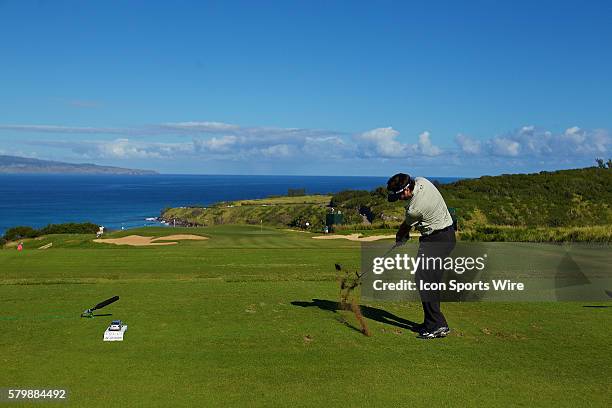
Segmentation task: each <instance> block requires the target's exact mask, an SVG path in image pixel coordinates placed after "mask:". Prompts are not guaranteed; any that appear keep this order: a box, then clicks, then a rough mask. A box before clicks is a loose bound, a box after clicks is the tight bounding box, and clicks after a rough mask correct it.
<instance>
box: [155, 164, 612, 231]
mask: <svg viewBox="0 0 612 408" xmlns="http://www.w3.org/2000/svg"><path fill="white" fill-rule="evenodd" d="M438 188H439V189H440V191H441V193H442V195H443V196H444V199H445V200H446V203H447V205H448V206H449V207H453V208H455V209H456V214H457V217H458V220H459V229H460V231H462V232H464V233H465V234H464V235H463V237H464V239H476V240H537V241H558V240H566V239H569V240H580V241H592V240H596V241H605V242H610V241H611V240H612V231H611V228H610V225H612V206H611V204H610V203H612V170H611V169H602V168H595V167H593V168H585V169H576V170H561V171H555V172H541V173H536V174H513V175H502V176H495V177H490V176H484V177H480V178H478V179H469V180H461V181H457V182H455V183H451V184H444V185H438ZM386 197H387V196H386V190H385V189H384V188H383V187H379V188H377V189H375V190H373V191H352V190H347V191H342V192H339V193H337V194H335V195H333V196H332V197H329V196H304V197H279V198H272V199H264V200H243V201H237V202H232V203H221V204H218V205H216V206H213V207H210V208H206V209H204V208H173V209H168V210H166V211H165V212H164V213H163V218H164V219H166V220H169V221H171V220H172V219H177V220H179V223H181V222H183V223H185V224H188V225H189V224H191V225H215V224H259V223H260V222H263V224H265V225H274V226H303V225H304V224H305V222H306V221H308V222H309V223H310V225H311V226H312V229H314V230H320V229H321V228H322V227H323V225H324V220H325V214H326V213H327V212H329V207H334V208H336V209H337V210H340V211H342V212H343V214H344V219H345V222H346V223H347V224H348V226H345V227H343V229H344V230H347V231H354V230H361V231H364V230H365V231H372V230H385V229H392V228H395V227H396V226H397V225H398V224H399V223H400V222H401V221H403V219H404V204H405V203H402V202H396V203H389V202H387V199H386ZM364 220H367V222H366V223H364Z"/></svg>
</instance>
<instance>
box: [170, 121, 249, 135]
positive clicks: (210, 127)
mask: <svg viewBox="0 0 612 408" xmlns="http://www.w3.org/2000/svg"><path fill="white" fill-rule="evenodd" d="M159 126H160V127H162V128H166V129H175V130H185V131H199V132H209V133H218V132H227V131H235V130H239V129H240V126H238V125H232V124H229V123H223V122H177V123H172V122H170V123H163V124H161V125H159Z"/></svg>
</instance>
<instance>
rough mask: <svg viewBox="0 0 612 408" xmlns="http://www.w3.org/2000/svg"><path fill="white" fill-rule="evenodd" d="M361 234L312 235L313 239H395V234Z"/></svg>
mask: <svg viewBox="0 0 612 408" xmlns="http://www.w3.org/2000/svg"><path fill="white" fill-rule="evenodd" d="M360 235H361V234H350V235H337V234H335V235H334V234H332V235H319V236H316V237H312V238H313V239H348V240H349V241H358V242H372V241H378V240H381V239H391V238H393V239H395V235H371V236H369V237H361V236H360Z"/></svg>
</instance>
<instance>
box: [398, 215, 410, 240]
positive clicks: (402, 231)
mask: <svg viewBox="0 0 612 408" xmlns="http://www.w3.org/2000/svg"><path fill="white" fill-rule="evenodd" d="M406 221H408V220H404V222H402V224H401V225H400V227H399V229H398V230H397V234H396V235H395V240H396V241H398V242H399V241H403V240H404V239H405V238H406V237H407V236H408V234H409V233H410V228H411V226H410V224H408V223H407V222H406Z"/></svg>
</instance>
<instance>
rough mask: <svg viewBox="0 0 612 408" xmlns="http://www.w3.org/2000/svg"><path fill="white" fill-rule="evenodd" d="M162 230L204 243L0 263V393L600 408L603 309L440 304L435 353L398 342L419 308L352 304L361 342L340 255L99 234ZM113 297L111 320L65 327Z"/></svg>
mask: <svg viewBox="0 0 612 408" xmlns="http://www.w3.org/2000/svg"><path fill="white" fill-rule="evenodd" d="M177 233H189V234H199V235H204V236H207V237H209V238H210V239H209V240H207V241H181V242H179V244H178V245H173V246H163V247H124V246H115V245H108V244H97V243H94V242H92V239H93V238H94V236H93V235H79V234H75V235H51V236H45V237H42V238H38V239H31V240H26V242H25V247H26V248H25V250H24V251H23V252H21V253H19V252H17V251H16V250H15V249H14V248H5V249H3V250H0V265H2V267H1V268H0V329H1V330H2V332H3V333H4V334H5V335H3V336H0V348H1V349H2V351H3V356H2V378H4V379H5V380H4V381H3V384H4V386H5V387H13V388H16V387H19V388H27V387H39V388H40V387H52V388H67V389H68V390H69V391H70V394H69V401H68V402H67V404H66V406H75V407H92V408H94V407H107V406H109V405H120V406H123V407H142V406H146V407H167V406H172V407H195V406H207V407H208V406H212V407H215V406H223V407H227V406H249V407H270V406H296V407H318V406H325V407H358V406H381V407H382V406H384V407H391V406H405V405H406V404H407V401H408V402H409V403H412V402H414V403H418V402H420V401H427V402H428V404H431V405H435V406H478V405H482V403H483V401H486V403H487V405H489V406H493V407H497V406H499V407H504V406H530V407H531V406H537V407H546V406H551V407H575V406H583V405H585V404H588V405H589V406H591V407H599V406H601V407H607V406H610V404H612V397H611V395H610V392H609V378H608V377H607V376H606V375H605V372H606V368H607V367H609V366H610V364H611V361H610V356H611V355H612V350H611V346H610V341H609V335H608V333H607V331H606V330H597V329H596V328H605V327H609V326H610V324H612V314H611V313H610V312H611V311H612V309H611V308H609V307H607V306H606V305H607V304H606V303H597V304H594V303H573V302H541V303H521V302H514V303H499V302H493V303H469V302H468V303H448V304H445V305H444V311H445V313H446V316H447V318H448V320H449V323H450V325H451V327H452V328H453V332H452V334H451V336H450V337H448V338H447V339H444V340H440V341H420V340H417V339H416V338H415V334H414V333H413V332H412V331H411V330H410V327H411V323H412V322H419V321H420V320H421V319H422V314H421V313H422V312H421V310H420V309H421V307H420V304H417V303H408V302H400V303H367V304H366V303H363V310H364V315H365V317H366V319H367V322H368V325H369V327H370V329H371V331H372V332H373V336H372V337H364V336H363V335H362V334H361V333H359V332H358V331H357V330H355V329H354V327H356V325H357V323H356V321H355V320H354V318H353V317H352V316H351V315H349V314H347V313H346V312H342V311H340V310H338V305H337V303H336V302H337V300H338V286H337V282H336V280H335V271H334V268H333V263H334V262H341V263H343V264H345V265H347V266H348V267H349V268H356V267H357V266H358V265H359V263H360V255H359V253H360V250H359V244H358V243H355V242H349V241H344V240H340V241H338V240H332V241H320V240H314V239H312V238H311V235H310V234H302V233H297V232H291V231H284V230H279V229H273V228H266V227H264V228H263V229H260V227H259V226H245V225H242V226H233V225H224V226H215V227H210V228H170V229H169V228H143V229H139V230H130V231H123V232H118V233H114V234H113V236H114V237H119V236H124V235H128V234H140V235H149V236H151V235H155V236H159V235H168V234H177ZM51 242H52V243H53V246H52V247H51V248H50V249H48V250H37V249H35V248H38V247H39V246H40V245H42V244H44V243H51ZM113 295H119V296H120V297H121V299H120V300H119V301H118V302H116V303H114V304H113V305H111V306H109V307H107V308H105V309H103V310H101V311H100V312H99V313H100V314H111V315H107V316H98V317H96V318H94V319H82V318H79V314H80V313H81V312H82V311H83V310H84V309H85V308H88V307H91V306H92V305H93V304H95V303H97V302H98V301H101V300H103V299H106V298H108V297H110V296H113ZM584 306H600V307H584ZM112 319H122V320H123V321H124V322H125V323H126V324H127V325H128V327H129V329H128V331H127V333H126V337H125V341H124V342H122V343H104V342H102V333H103V332H104V329H105V328H106V327H107V325H108V324H109V322H110V321H111V320H112ZM356 390H361V391H359V392H356ZM24 405H25V404H24ZM43 405H44V404H43Z"/></svg>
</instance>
